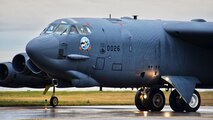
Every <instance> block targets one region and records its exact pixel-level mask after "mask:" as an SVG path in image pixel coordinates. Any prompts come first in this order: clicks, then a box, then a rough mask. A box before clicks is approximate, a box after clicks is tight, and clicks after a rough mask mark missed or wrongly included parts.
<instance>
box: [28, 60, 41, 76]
mask: <svg viewBox="0 0 213 120" xmlns="http://www.w3.org/2000/svg"><path fill="white" fill-rule="evenodd" d="M26 66H27V67H28V68H29V69H30V71H31V72H33V73H34V74H40V73H41V72H42V71H41V69H39V68H38V67H37V66H36V65H35V64H34V63H33V62H32V61H31V60H30V59H28V60H27V63H26Z"/></svg>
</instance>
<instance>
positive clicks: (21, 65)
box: [12, 53, 30, 74]
mask: <svg viewBox="0 0 213 120" xmlns="http://www.w3.org/2000/svg"><path fill="white" fill-rule="evenodd" d="M28 59H29V57H28V56H27V54H26V53H20V54H18V55H16V56H15V57H14V58H13V61H12V65H13V68H14V69H15V71H17V72H18V73H25V74H26V73H29V72H30V70H29V69H28V67H27V66H26V62H27V60H28Z"/></svg>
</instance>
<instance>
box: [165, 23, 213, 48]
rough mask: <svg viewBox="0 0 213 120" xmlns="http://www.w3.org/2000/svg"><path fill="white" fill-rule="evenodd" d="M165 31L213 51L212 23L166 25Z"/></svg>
mask: <svg viewBox="0 0 213 120" xmlns="http://www.w3.org/2000/svg"><path fill="white" fill-rule="evenodd" d="M164 29H165V31H166V32H167V33H168V34H170V35H171V36H173V37H176V38H178V39H181V40H184V41H187V42H189V43H193V44H195V45H198V46H200V47H204V48H208V49H213V47H212V46H213V24H212V23H210V22H198V21H192V22H176V23H166V24H164Z"/></svg>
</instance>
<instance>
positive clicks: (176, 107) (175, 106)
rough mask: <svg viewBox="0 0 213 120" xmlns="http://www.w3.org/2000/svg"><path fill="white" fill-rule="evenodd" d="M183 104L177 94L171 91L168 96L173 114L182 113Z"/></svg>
mask: <svg viewBox="0 0 213 120" xmlns="http://www.w3.org/2000/svg"><path fill="white" fill-rule="evenodd" d="M184 104H185V102H184V100H183V99H182V98H180V95H179V93H178V92H177V91H176V90H173V91H172V92H171V94H170V96H169V105H170V107H171V108H172V110H173V111H175V112H183V111H184V106H185V105H184Z"/></svg>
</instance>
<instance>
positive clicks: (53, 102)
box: [50, 96, 59, 107]
mask: <svg viewBox="0 0 213 120" xmlns="http://www.w3.org/2000/svg"><path fill="white" fill-rule="evenodd" d="M58 102H59V101H58V98H57V97H56V96H52V97H51V99H50V105H51V106H52V107H56V106H58Z"/></svg>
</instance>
